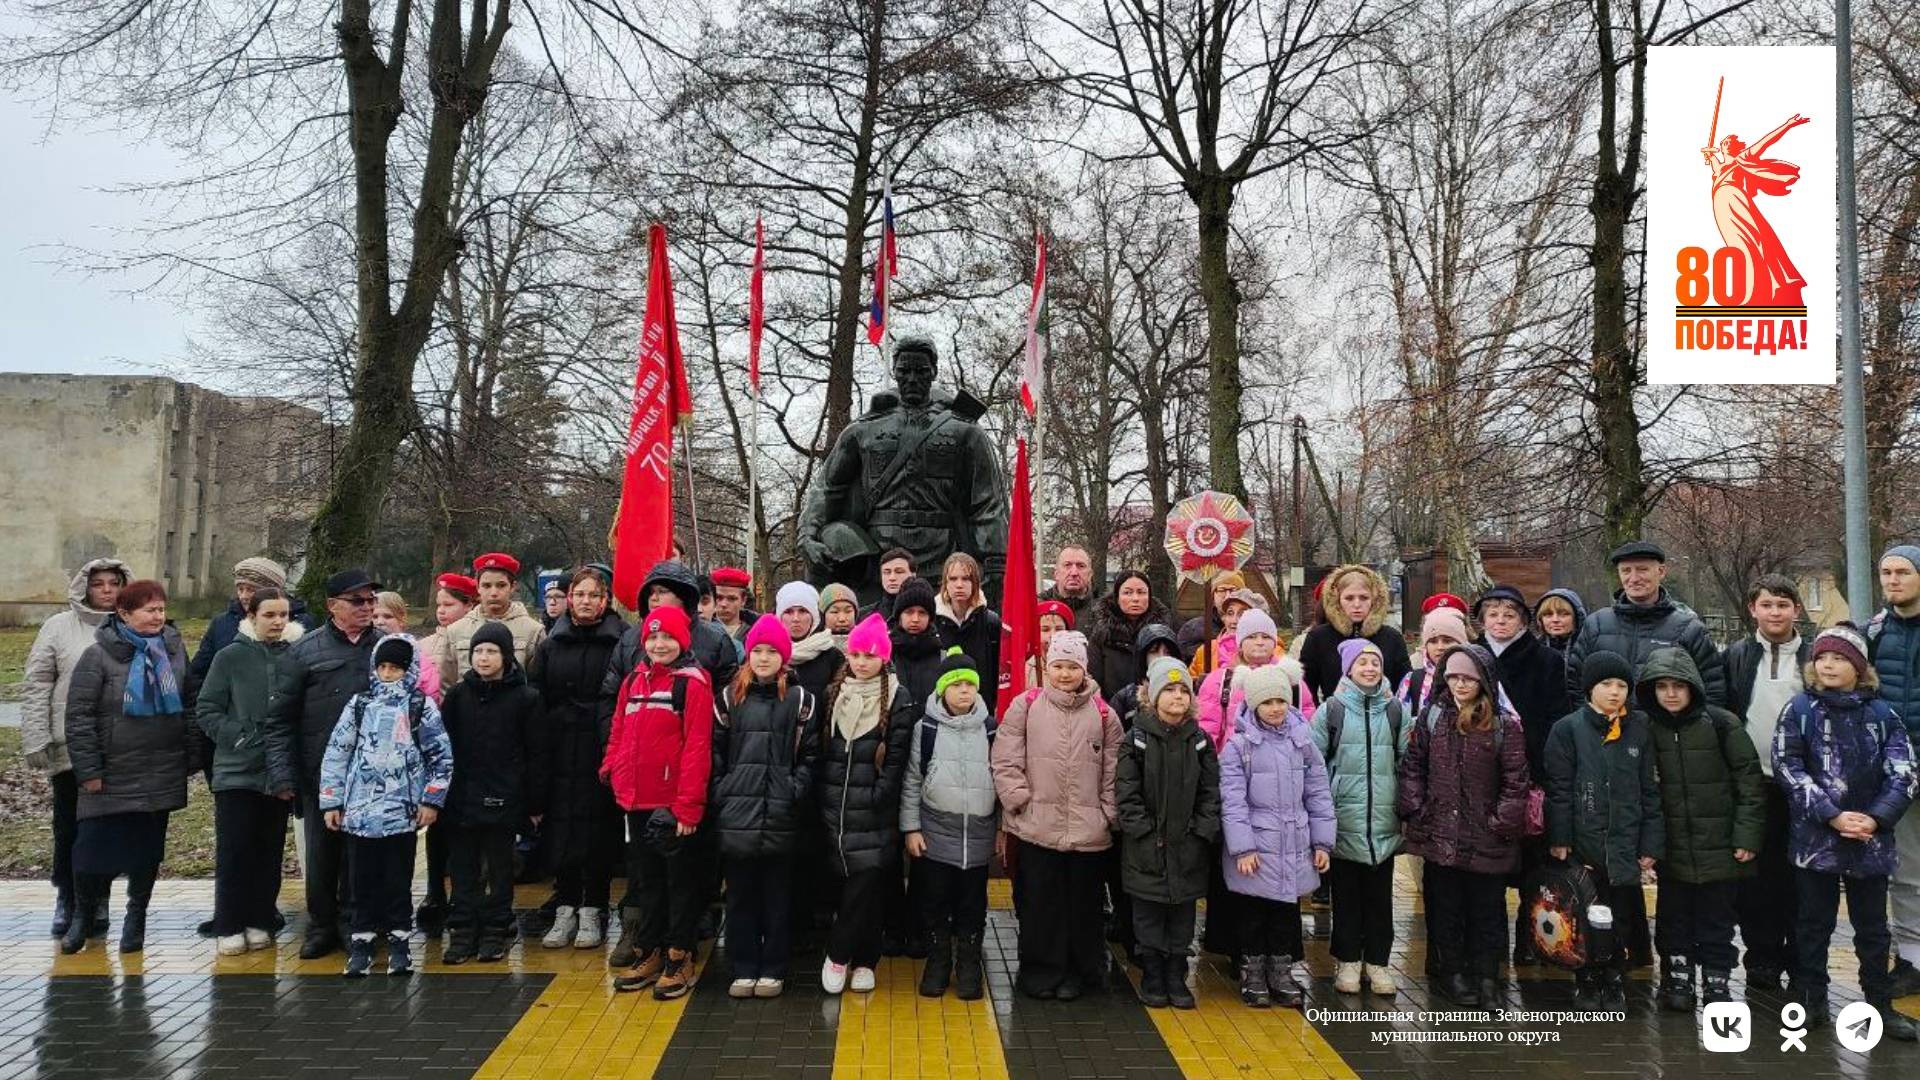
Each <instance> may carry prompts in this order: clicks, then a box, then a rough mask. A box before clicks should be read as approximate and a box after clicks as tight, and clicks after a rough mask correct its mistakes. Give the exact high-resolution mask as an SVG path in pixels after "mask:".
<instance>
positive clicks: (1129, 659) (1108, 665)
mask: <svg viewBox="0 0 1920 1080" xmlns="http://www.w3.org/2000/svg"><path fill="white" fill-rule="evenodd" d="M1091 613H1092V620H1091V622H1090V623H1089V624H1088V625H1087V626H1085V627H1084V628H1083V630H1084V632H1085V633H1086V635H1087V674H1088V675H1089V676H1091V677H1092V678H1093V681H1094V682H1097V683H1099V684H1100V686H1101V687H1102V691H1101V692H1102V693H1104V694H1105V695H1106V696H1107V702H1108V703H1109V704H1112V703H1114V702H1116V701H1117V700H1118V699H1119V697H1120V691H1122V690H1125V689H1126V688H1127V687H1129V686H1132V685H1133V684H1134V683H1137V682H1139V681H1140V677H1141V676H1142V674H1144V673H1145V672H1146V670H1147V667H1146V665H1145V664H1143V663H1141V662H1140V659H1139V655H1138V653H1136V652H1135V649H1134V646H1135V643H1136V642H1137V641H1138V640H1139V638H1140V632H1141V631H1142V630H1145V629H1146V628H1147V627H1149V626H1151V625H1153V624H1154V623H1159V624H1161V625H1162V626H1170V625H1172V623H1173V619H1172V616H1170V615H1168V614H1167V606H1166V605H1165V604H1162V603H1161V602H1160V601H1158V600H1149V601H1147V610H1146V611H1145V612H1143V613H1141V614H1140V615H1138V616H1133V615H1128V614H1127V613H1125V612H1123V611H1121V610H1120V601H1119V599H1118V598H1117V597H1113V596H1105V597H1102V598H1101V599H1100V600H1099V602H1098V603H1096V604H1094V605H1093V607H1092V609H1091ZM1076 625H1078V624H1077V623H1076ZM1175 644H1176V646H1177V644H1178V641H1177V639H1176V642H1175ZM1175 655H1178V653H1176V654H1175ZM1117 707H1118V706H1116V708H1117Z"/></svg>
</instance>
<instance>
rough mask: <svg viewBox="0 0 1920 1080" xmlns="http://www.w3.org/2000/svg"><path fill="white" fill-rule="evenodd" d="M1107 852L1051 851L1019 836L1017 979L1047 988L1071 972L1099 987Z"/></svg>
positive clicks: (1102, 967)
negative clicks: (1021, 890) (1020, 881)
mask: <svg viewBox="0 0 1920 1080" xmlns="http://www.w3.org/2000/svg"><path fill="white" fill-rule="evenodd" d="M1105 859H1106V853H1105V852H1100V851H1055V850H1053V849H1052V848H1044V847H1041V846H1040V845H1038V844H1030V843H1028V842H1027V841H1025V840H1021V841H1020V875H1021V878H1022V879H1023V888H1024V889H1025V892H1024V894H1023V895H1022V897H1021V904H1022V905H1023V906H1022V908H1021V918H1020V981H1021V985H1023V986H1025V987H1026V988H1028V989H1029V990H1051V989H1054V988H1057V987H1058V986H1059V985H1060V984H1061V982H1063V981H1064V980H1066V979H1067V978H1069V977H1072V978H1077V979H1079V980H1080V981H1081V982H1083V983H1086V984H1088V985H1090V986H1099V985H1101V983H1102V981H1103V980H1104V979H1105V977H1106V971H1107V953H1106V943H1105V941H1103V940H1102V929H1101V918H1100V906H1101V905H1100V888H1101V885H1102V884H1103V882H1104V881H1105V865H1104V861H1105Z"/></svg>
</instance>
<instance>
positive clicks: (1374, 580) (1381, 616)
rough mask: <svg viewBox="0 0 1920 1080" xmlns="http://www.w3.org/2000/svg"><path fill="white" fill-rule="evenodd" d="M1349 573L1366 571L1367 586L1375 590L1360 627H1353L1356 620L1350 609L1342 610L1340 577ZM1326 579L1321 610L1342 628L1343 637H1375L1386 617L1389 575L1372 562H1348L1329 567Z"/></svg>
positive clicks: (1328, 618)
mask: <svg viewBox="0 0 1920 1080" xmlns="http://www.w3.org/2000/svg"><path fill="white" fill-rule="evenodd" d="M1348 574H1365V575H1366V576H1367V587H1368V588H1369V589H1370V590H1371V591H1372V592H1373V608H1372V610H1370V611H1368V612H1367V618H1366V621H1365V622H1363V623H1362V624H1361V625H1360V628H1359V629H1358V630H1355V629H1354V626H1353V620H1352V619H1349V618H1347V613H1346V612H1344V611H1342V610H1340V596H1339V593H1340V580H1341V579H1342V578H1344V577H1346V576H1347V575H1348ZM1326 582H1327V587H1326V588H1324V589H1322V590H1320V610H1321V611H1322V612H1325V613H1326V616H1327V622H1329V623H1331V624H1332V626H1333V628H1334V629H1335V630H1338V631H1340V634H1341V636H1342V637H1372V636H1373V632H1374V631H1375V630H1378V629H1380V624H1381V623H1383V622H1385V621H1386V618H1387V579H1386V578H1383V577H1381V576H1380V574H1379V573H1378V572H1377V571H1375V570H1374V569H1373V568H1372V567H1371V566H1364V565H1362V564H1360V563H1346V564H1344V565H1341V566H1336V567H1334V568H1333V569H1332V570H1331V571H1328V573H1327V577H1326Z"/></svg>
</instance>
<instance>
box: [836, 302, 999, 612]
mask: <svg viewBox="0 0 1920 1080" xmlns="http://www.w3.org/2000/svg"><path fill="white" fill-rule="evenodd" d="M938 370H939V359H938V356H937V355H936V353H935V351H934V346H933V342H932V341H931V340H929V339H927V338H923V337H909V338H903V339H901V340H900V342H899V343H898V344H896V345H895V346H894V350H893V377H894V381H895V383H896V385H897V386H898V389H897V390H896V391H895V392H893V393H880V394H875V395H874V398H873V407H872V408H871V409H869V410H868V411H867V413H866V415H864V416H862V417H860V418H859V419H858V420H856V421H854V422H853V423H852V424H850V425H848V426H847V428H846V430H844V431H842V432H841V433H840V438H839V439H838V440H837V441H836V442H835V443H834V444H833V449H832V451H830V452H829V453H828V454H827V462H826V466H825V468H824V469H822V471H821V475H820V478H819V479H818V480H817V481H816V482H815V484H814V487H813V490H812V492H811V493H809V495H808V497H807V506H806V510H805V511H804V512H803V513H802V514H801V516H800V553H801V554H802V555H804V556H806V559H807V564H808V566H809V567H810V568H811V569H812V572H813V576H814V580H815V581H816V582H817V583H820V584H825V583H826V582H829V581H838V582H840V583H842V584H844V585H850V586H852V587H853V588H854V590H855V591H857V592H858V593H859V594H860V598H861V600H862V601H863V602H866V601H871V600H873V599H876V598H877V597H878V596H879V593H880V583H879V567H878V566H877V565H875V563H874V557H875V556H877V555H878V554H880V553H881V552H882V551H885V550H886V549H888V548H891V547H901V548H905V549H906V550H908V551H910V552H912V553H913V562H914V571H915V572H916V573H918V574H920V576H922V577H925V578H928V579H930V580H933V579H937V578H938V577H939V574H940V567H941V564H942V563H944V562H945V561H946V558H947V556H948V555H951V554H953V553H954V552H956V551H964V552H966V553H967V554H969V555H972V556H973V557H974V558H976V559H978V560H980V565H981V567H982V569H983V570H984V571H985V573H986V582H985V585H986V590H985V591H986V594H987V596H988V597H989V599H990V601H991V602H993V603H995V604H997V603H998V602H999V597H1000V579H1001V577H1002V576H1003V575H1004V573H1005V571H1006V562H1007V500H1006V486H1005V484H1004V483H1003V481H1002V480H1001V477H1000V464H999V462H998V460H997V459H996V458H995V457H994V453H993V446H992V445H991V444H990V443H989V442H988V441H987V436H986V433H985V432H983V431H981V430H980V425H979V424H978V423H977V422H976V421H977V420H978V419H979V417H980V414H981V413H982V412H984V411H985V410H984V408H983V407H982V406H981V405H980V403H979V402H978V401H976V400H975V399H974V398H973V397H972V396H971V395H968V394H966V393H965V392H962V393H961V394H959V395H958V396H957V397H955V398H954V399H952V400H940V399H936V398H935V397H934V396H933V380H934V375H935V374H936V373H937V371H938Z"/></svg>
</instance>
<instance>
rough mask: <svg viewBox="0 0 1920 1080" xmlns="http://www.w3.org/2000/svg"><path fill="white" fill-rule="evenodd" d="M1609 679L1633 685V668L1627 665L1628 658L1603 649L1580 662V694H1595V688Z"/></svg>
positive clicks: (1589, 654)
mask: <svg viewBox="0 0 1920 1080" xmlns="http://www.w3.org/2000/svg"><path fill="white" fill-rule="evenodd" d="M1608 679H1619V680H1620V681H1621V682H1623V683H1626V684H1627V685H1628V686H1629V687H1631V686H1632V685H1633V666H1632V665H1631V664H1628V663H1627V658H1626V657H1624V656H1621V655H1620V654H1619V653H1617V652H1609V651H1608V650H1606V649H1601V650H1600V651H1599V652H1594V653H1588V654H1587V658H1586V659H1585V660H1582V661H1580V692H1581V693H1582V694H1591V693H1593V688H1594V687H1596V686H1599V685H1600V684H1601V683H1603V682H1606V681H1607V680H1608Z"/></svg>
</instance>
